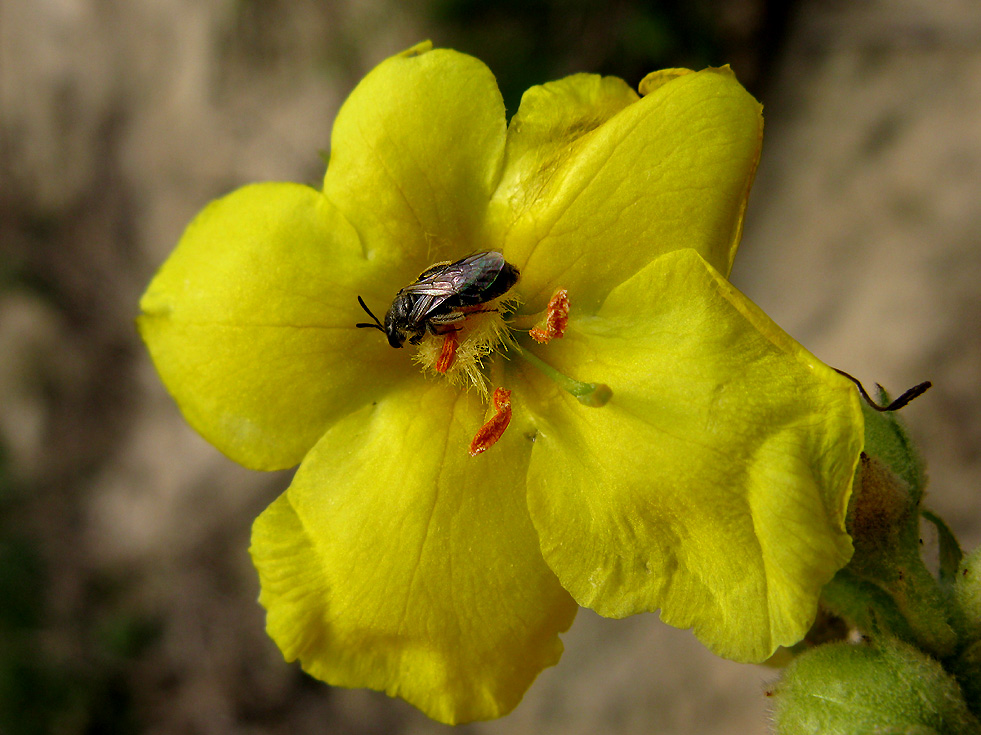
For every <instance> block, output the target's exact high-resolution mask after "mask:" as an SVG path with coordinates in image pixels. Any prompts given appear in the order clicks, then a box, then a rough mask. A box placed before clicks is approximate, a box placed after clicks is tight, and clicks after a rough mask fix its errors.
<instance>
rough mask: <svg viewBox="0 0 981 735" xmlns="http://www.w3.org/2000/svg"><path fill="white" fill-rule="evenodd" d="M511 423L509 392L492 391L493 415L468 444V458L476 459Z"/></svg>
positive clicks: (497, 389) (499, 389)
mask: <svg viewBox="0 0 981 735" xmlns="http://www.w3.org/2000/svg"><path fill="white" fill-rule="evenodd" d="M510 423H511V391H509V390H505V389H504V388H495V389H494V415H493V416H491V417H490V418H489V419H488V420H487V423H485V424H484V425H483V426H481V427H480V428H479V429H478V430H477V433H476V435H475V436H474V438H473V441H472V442H470V456H471V457H476V456H477V455H478V454H480V453H481V452H485V451H487V450H488V449H490V448H491V447H492V446H494V444H496V443H497V440H498V439H500V438H501V436H502V435H503V434H504V430H505V429H506V428H508V424H510Z"/></svg>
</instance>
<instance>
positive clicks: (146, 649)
mask: <svg viewBox="0 0 981 735" xmlns="http://www.w3.org/2000/svg"><path fill="white" fill-rule="evenodd" d="M788 8H789V6H788V5H787V4H786V3H776V2H772V3H768V2H766V0H730V1H729V2H726V1H725V0H703V2H699V3H687V2H686V3H682V2H679V3H677V4H673V3H667V2H661V3H656V2H647V3H640V2H630V1H627V0H609V1H608V2H604V3H590V2H586V1H585V0H579V1H576V0H565V1H563V0H524V2H521V3H513V2H498V3H489V2H477V0H430V1H426V0H410V1H409V2H398V1H397V0H330V1H327V2H316V1H315V0H294V1H290V0H0V732H2V733H4V734H5V735H6V734H10V735H21V734H33V733H65V734H69V735H75V734H81V733H154V734H159V735H171V734H173V735H177V734H178V733H208V734H210V733H215V734H224V733H236V734H238V733H243V734H244V733H284V734H285V733H291V734H292V733H298V734H300V733H308V732H309V733H324V732H329V733H338V734H342V735H343V734H347V733H350V734H351V735H354V734H356V733H357V734H362V733H400V734H401V733H405V734H410V733H411V734H413V735H414V734H422V733H435V732H447V731H448V728H445V727H443V726H440V725H436V724H433V723H431V722H430V721H428V720H427V719H426V718H424V717H423V716H421V715H420V714H419V713H417V712H416V711H415V710H413V709H412V708H411V707H409V706H408V705H405V704H404V703H402V702H400V701H395V700H389V699H387V698H386V697H384V696H382V695H379V694H376V693H373V692H366V691H347V690H335V689H330V688H328V687H326V686H324V685H322V684H319V683H317V682H314V681H312V680H310V679H309V678H307V677H305V676H304V675H303V674H302V673H301V672H300V671H299V668H298V667H297V666H296V665H287V664H285V663H283V661H282V658H281V656H280V654H279V652H278V651H277V649H276V648H275V646H274V645H273V644H272V643H271V642H270V641H269V640H268V639H267V638H266V636H265V633H264V631H263V614H262V611H261V609H260V608H259V606H258V605H257V604H256V602H255V598H256V595H257V592H258V588H257V581H256V578H255V574H254V571H253V569H252V567H251V564H250V562H249V559H248V555H247V552H246V549H247V546H248V537H249V528H250V524H251V521H252V519H253V518H254V517H255V516H256V515H257V514H258V513H259V512H260V511H261V510H262V509H263V508H264V507H265V506H266V505H267V504H268V503H269V502H270V501H271V500H272V499H273V498H274V497H276V495H277V494H278V493H279V492H280V491H281V490H282V489H283V488H285V487H286V486H287V484H288V483H289V474H288V473H276V474H258V473H250V472H248V471H246V470H243V469H241V468H238V467H237V466H235V465H232V464H231V463H230V462H228V461H227V460H225V459H224V458H223V457H222V456H221V455H220V454H219V453H218V452H217V451H215V450H214V449H212V448H211V447H210V446H209V445H207V444H205V443H204V442H203V440H201V439H200V438H198V437H197V436H196V435H195V434H194V433H193V432H192V431H191V430H190V429H189V428H188V427H187V426H186V425H185V424H184V422H183V420H182V419H181V417H180V415H179V414H178V412H177V409H176V408H175V406H174V404H173V403H172V401H171V399H170V398H169V397H168V396H167V395H166V394H165V392H164V390H163V388H162V387H161V385H160V383H159V381H158V380H157V378H156V375H155V373H154V371H153V368H152V366H151V365H150V363H149V360H148V358H147V356H146V354H145V352H144V351H143V349H142V346H141V345H140V343H139V340H138V338H137V335H136V332H135V329H134V326H133V318H134V316H135V313H136V303H137V300H138V298H139V295H140V293H141V292H142V289H143V288H144V287H145V285H146V283H147V282H148V281H149V279H150V277H151V275H152V274H153V272H154V271H155V269H156V268H157V267H158V266H159V264H160V263H161V262H162V261H163V260H164V258H165V257H166V256H167V254H168V252H169V251H170V250H171V248H172V247H173V246H174V244H175V243H176V241H177V239H178V237H179V236H180V233H181V231H182V230H183V228H184V226H185V225H186V224H187V222H188V221H189V220H190V218H191V217H192V216H193V215H194V214H195V213H196V212H197V211H198V210H199V209H200V208H201V207H202V206H203V205H204V204H205V203H206V202H207V201H209V200H210V199H212V198H215V197H217V196H220V195H221V194H223V193H225V192H227V191H229V190H230V189H232V188H234V187H236V186H238V185H240V184H243V183H246V182H250V181H259V180H270V179H276V180H292V181H302V182H310V183H315V182H317V181H319V180H320V178H321V176H322V163H321V160H320V158H319V157H318V151H321V150H323V149H325V148H326V147H327V146H328V144H329V133H330V127H331V121H332V119H333V115H334V113H335V111H336V109H337V107H338V105H339V104H340V102H341V101H342V100H343V98H344V96H345V95H346V94H347V92H348V91H350V89H351V88H352V87H353V85H354V84H355V83H356V82H357V80H358V79H359V78H360V77H361V76H362V75H363V74H364V73H365V72H366V71H368V70H369V69H370V68H371V67H372V66H374V65H375V64H376V63H377V62H378V61H380V60H381V59H382V58H384V57H385V56H387V55H389V54H391V53H393V52H395V51H398V50H400V49H402V48H404V47H407V46H409V45H412V44H413V43H415V42H417V41H418V40H420V39H422V38H432V39H433V40H434V41H435V42H436V43H437V44H438V45H448V46H453V47H455V48H458V49H460V50H462V51H467V52H470V53H473V54H475V55H477V56H479V57H481V58H483V59H484V60H485V61H487V62H488V63H489V65H490V66H491V68H492V69H493V70H494V71H495V73H496V74H497V75H498V77H499V80H500V82H501V85H502V89H503V90H504V92H505V97H506V100H507V102H508V105H509V108H510V111H512V112H513V110H514V107H515V106H516V104H517V100H518V98H519V95H520V90H522V89H524V88H526V87H527V86H529V85H531V84H534V83H539V82H543V81H546V80H548V79H552V78H556V77H559V76H562V75H564V74H566V73H570V72H575V71H600V72H604V73H613V74H617V75H619V76H622V77H624V78H626V79H627V80H628V81H630V82H632V83H636V82H637V81H639V79H640V78H641V77H642V76H643V74H644V73H646V72H647V71H649V70H651V69H653V68H656V67H659V66H672V65H688V66H695V67H698V66H703V65H705V64H709V63H712V64H719V63H724V62H727V61H728V62H731V63H732V65H733V67H734V69H735V70H736V72H737V74H738V75H739V76H740V78H741V79H743V81H744V82H745V83H746V84H747V85H748V86H749V87H750V89H751V90H752V91H753V92H754V94H756V95H757V97H758V98H759V99H761V100H762V101H763V102H764V104H765V106H766V110H765V111H766V116H767V133H766V143H765V146H764V155H763V160H762V163H761V166H760V170H759V176H758V179H757V186H756V188H755V190H754V193H753V198H752V200H751V203H750V210H749V215H748V221H747V225H746V232H745V237H744V240H743V246H742V252H741V254H740V258H739V259H737V264H736V269H735V271H734V273H733V280H734V281H735V282H736V284H737V285H738V286H739V287H740V288H742V289H743V290H744V291H745V292H746V293H748V294H749V295H750V296H751V297H752V298H753V299H754V300H756V301H757V302H758V303H759V304H760V305H761V306H762V307H763V308H764V309H765V310H767V311H768V312H769V313H770V315H771V316H772V317H773V318H774V319H776V321H777V322H778V323H780V324H781V325H782V326H783V327H784V328H785V329H787V331H789V332H790V333H791V334H792V335H794V336H795V337H797V338H798V339H799V340H800V341H801V342H803V343H804V344H805V345H806V346H808V347H809V348H810V349H811V350H812V351H813V352H815V353H816V354H817V355H818V356H819V357H821V358H822V359H823V360H825V361H826V362H829V363H830V364H832V365H835V366H837V367H840V368H842V369H844V370H847V371H849V372H851V373H853V374H854V375H856V376H858V377H860V378H861V379H862V380H864V381H865V382H866V383H867V384H871V383H874V382H876V381H878V382H881V383H883V384H884V385H885V386H886V387H887V388H889V389H890V390H892V391H893V392H894V393H898V392H900V391H901V390H903V389H905V388H906V387H908V386H910V385H912V384H914V383H917V382H919V381H921V380H924V379H931V380H933V381H934V383H935V387H934V388H933V390H931V391H930V392H929V393H927V394H926V395H925V396H923V397H922V398H920V399H918V400H917V401H915V402H914V403H913V404H912V405H911V406H910V407H909V408H908V409H906V410H905V411H904V415H905V416H906V418H907V419H908V421H909V423H910V425H911V428H912V432H913V434H914V436H915V437H916V438H917V439H918V440H919V442H920V445H921V447H922V448H923V452H924V454H925V456H926V458H927V460H928V462H929V467H930V474H931V478H932V480H931V493H930V496H929V498H928V500H929V503H930V504H931V506H932V507H933V508H934V509H936V510H938V511H939V512H940V513H941V514H942V515H943V516H944V517H945V518H947V520H948V521H949V523H950V524H951V526H952V527H953V528H954V530H955V531H956V532H957V533H958V534H959V535H960V537H961V540H962V542H963V543H964V545H965V546H966V547H973V546H975V545H976V544H978V542H979V541H981V418H979V411H978V409H979V406H981V285H979V284H981V205H979V200H981V196H979V192H981V185H979V182H981V6H979V5H978V4H977V2H976V0H945V2H943V3H938V2H935V0H866V1H864V2H858V3H856V2H848V1H846V0H841V1H837V2H835V1H832V0H801V2H799V3H797V4H796V5H795V6H793V7H792V8H790V9H789V10H788ZM927 542H928V543H929V538H927ZM565 641H566V653H565V656H564V658H563V660H562V662H561V663H560V664H559V666H557V667H556V668H553V669H550V670H548V671H546V672H545V673H544V674H542V676H541V677H540V678H539V680H538V682H536V684H535V685H534V686H533V687H532V689H531V691H530V692H529V694H528V695H527V697H526V698H525V701H524V702H523V703H522V704H521V705H520V706H519V708H518V709H517V710H516V711H515V712H514V713H513V714H512V715H510V716H509V717H508V718H505V719H504V720H501V721H498V722H494V723H481V724H475V725H471V726H467V727H464V728H459V730H460V731H462V732H467V733H474V734H478V733H479V734H480V735H485V734H486V735H493V734H497V733H502V734H503V733H563V735H575V734H576V733H595V732H611V733H623V734H625V735H629V734H631V733H645V734H647V733H700V734H705V735H713V734H718V735H721V734H723V733H733V734H735V733H739V734H743V733H763V732H765V731H766V720H765V712H766V703H765V697H764V696H763V691H764V689H765V686H766V682H767V681H769V680H772V679H773V678H774V673H773V672H772V671H770V670H768V669H766V668H763V667H751V666H742V665H737V664H733V663H729V662H726V661H722V660H719V659H716V658H714V657H713V656H712V655H710V654H709V653H708V652H707V651H706V650H704V649H703V648H702V647H701V646H699V645H698V644H697V643H696V642H695V640H694V639H693V638H692V637H691V635H690V634H689V633H688V632H685V631H678V630H675V629H672V628H669V627H667V626H665V625H663V624H661V623H660V622H659V621H658V620H657V617H656V616H655V615H648V616H641V617H636V618H633V619H630V620H626V621H604V620H601V619H599V618H598V617H596V616H595V615H593V614H591V613H589V612H588V611H583V612H582V613H580V616H579V619H578V620H577V622H576V624H575V626H574V627H573V629H572V631H571V632H570V633H569V634H567V635H566V636H565Z"/></svg>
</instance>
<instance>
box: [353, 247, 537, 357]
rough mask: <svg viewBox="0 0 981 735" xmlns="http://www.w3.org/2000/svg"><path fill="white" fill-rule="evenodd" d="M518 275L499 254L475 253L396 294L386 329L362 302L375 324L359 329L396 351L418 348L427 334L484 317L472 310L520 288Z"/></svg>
mask: <svg viewBox="0 0 981 735" xmlns="http://www.w3.org/2000/svg"><path fill="white" fill-rule="evenodd" d="M518 275H519V274H518V269H517V268H515V267H514V266H513V265H511V264H510V263H508V262H507V261H505V260H504V256H503V255H501V254H500V253H495V252H487V253H474V254H473V255H468V256H467V257H466V258H463V259H462V260H458V261H456V262H454V263H437V264H436V265H434V266H431V267H430V268H427V269H426V270H424V271H423V272H422V273H421V274H420V275H419V277H418V278H417V279H416V281H415V283H411V284H409V285H408V286H406V287H405V288H403V289H402V290H401V291H399V292H398V293H397V294H395V299H394V300H393V301H392V305H391V306H390V307H389V308H388V313H387V314H385V324H384V326H383V325H382V323H381V322H380V321H378V317H376V316H375V315H374V314H372V313H371V310H370V309H369V308H368V307H367V306H366V305H365V303H364V301H363V300H362V299H361V297H360V296H358V303H359V304H361V308H362V309H364V310H365V311H366V312H368V316H370V317H371V318H372V319H374V323H370V322H368V323H365V322H361V323H359V324H356V325H355V326H358V327H371V328H372V329H380V330H381V331H383V332H384V333H385V334H386V335H387V336H388V343H389V344H390V345H391V346H392V347H401V346H402V345H404V344H405V340H406V339H408V340H409V343H410V344H414V345H417V344H419V341H420V340H421V339H422V338H423V336H424V335H425V334H426V331H427V330H428V331H429V332H431V333H432V334H445V333H446V332H449V331H454V330H453V329H451V328H449V326H448V325H451V324H454V323H455V322H459V321H462V320H464V319H466V318H467V314H472V313H474V311H480V309H473V308H470V307H474V306H479V305H480V304H486V303H487V302H488V301H493V300H494V299H496V298H497V297H498V296H503V295H504V294H506V293H507V292H508V291H510V290H511V287H512V286H513V285H514V284H515V283H517V282H518Z"/></svg>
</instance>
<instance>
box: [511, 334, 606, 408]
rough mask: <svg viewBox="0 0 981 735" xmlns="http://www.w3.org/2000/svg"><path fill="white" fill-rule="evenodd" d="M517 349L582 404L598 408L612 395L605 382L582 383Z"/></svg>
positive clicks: (536, 357)
mask: <svg viewBox="0 0 981 735" xmlns="http://www.w3.org/2000/svg"><path fill="white" fill-rule="evenodd" d="M517 350H518V354H519V355H520V356H521V357H523V358H524V359H525V360H527V361H528V362H529V363H531V364H532V365H534V366H535V367H536V368H538V369H539V370H541V371H542V373H544V374H545V375H546V376H547V377H549V378H551V379H552V380H554V381H555V383H556V384H558V386H559V387H560V388H562V390H564V391H565V392H566V393H570V394H571V395H574V396H575V397H576V400H577V401H579V402H580V403H581V404H582V405H584V406H590V407H592V408H599V407H600V406H605V405H606V403H607V401H609V400H610V398H612V397H613V390H612V389H611V388H610V386H608V385H607V384H606V383H583V382H582V381H579V380H573V379H572V378H570V377H569V376H568V375H563V374H562V373H560V372H559V371H558V370H556V369H555V368H553V367H552V366H551V365H549V364H548V363H546V362H543V361H542V360H541V359H539V358H538V356H537V355H534V354H532V353H531V352H528V351H527V350H523V349H521V348H520V347H518V348H517Z"/></svg>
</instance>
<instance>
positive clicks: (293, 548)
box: [252, 383, 576, 723]
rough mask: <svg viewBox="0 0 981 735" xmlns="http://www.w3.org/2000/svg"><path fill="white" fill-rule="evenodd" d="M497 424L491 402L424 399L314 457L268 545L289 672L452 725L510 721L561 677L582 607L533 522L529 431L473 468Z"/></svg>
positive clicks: (388, 403)
mask: <svg viewBox="0 0 981 735" xmlns="http://www.w3.org/2000/svg"><path fill="white" fill-rule="evenodd" d="M483 413H484V407H483V406H482V405H481V403H480V401H479V400H477V399H476V398H475V397H472V396H468V395H466V394H461V393H460V392H459V391H456V390H451V389H447V388H446V387H444V386H442V385H439V384H433V383H415V384H412V385H411V386H406V387H405V388H404V389H402V390H400V391H398V392H397V393H393V394H391V395H389V396H387V397H385V398H383V399H382V400H380V401H379V402H378V404H377V405H373V406H370V407H365V408H363V409H361V410H360V411H358V412H357V413H354V414H352V415H350V416H348V417H347V418H345V419H344V420H342V421H340V422H339V423H337V424H336V425H335V426H334V427H333V428H331V430H330V431H328V432H327V434H326V435H325V436H324V438H323V440H322V441H321V442H320V443H318V444H317V446H316V447H314V449H313V450H312V451H311V452H310V454H309V455H308V456H307V458H306V459H305V460H304V462H303V464H302V465H300V469H299V470H298V471H297V474H296V478H295V479H294V481H293V484H292V485H291V486H290V489H289V491H288V492H287V493H286V494H285V495H284V496H282V497H281V498H280V499H279V500H277V501H276V502H275V503H274V504H273V505H272V506H271V507H270V508H269V509H268V510H266V512H265V513H263V515H262V516H260V518H259V519H258V520H257V521H256V524H255V527H254V530H253V542H252V555H253V559H254V561H255V564H256V567H257V568H258V570H259V575H260V579H261V581H262V596H261V598H260V601H261V602H262V604H263V605H264V606H265V607H266V609H267V610H268V624H267V627H268V632H269V634H270V636H272V638H273V639H274V640H275V641H276V642H277V644H278V645H279V647H280V649H281V650H282V651H283V653H284V655H285V656H286V658H287V660H293V659H297V658H298V659H300V662H301V664H302V665H303V668H304V669H305V670H306V671H307V672H309V673H310V674H311V675H313V676H315V677H317V678H319V679H322V680H324V681H326V682H328V683H331V684H335V685H340V686H349V687H370V688H373V689H379V690H382V691H385V692H387V693H388V694H389V695H392V696H399V697H402V698H403V699H405V700H407V701H408V702H410V703H411V704H413V705H415V706H416V707H418V708H420V709H421V710H423V711H424V712H425V713H426V714H428V715H429V716H430V717H433V718H434V719H437V720H440V721H442V722H446V723H456V722H464V721H469V720H475V719H487V718H492V717H498V716H500V715H503V714H505V713H507V712H508V711H509V710H510V709H511V708H513V707H514V706H515V705H516V704H517V703H518V702H519V701H520V699H521V697H522V695H523V694H524V692H525V690H526V689H527V687H528V686H529V685H530V684H531V682H532V681H533V680H534V678H535V677H536V676H537V675H538V673H539V672H540V671H541V670H542V669H543V668H545V667H547V666H551V665H553V664H555V663H556V662H557V661H558V658H559V655H560V654H561V651H562V644H561V642H560V641H559V638H558V633H560V632H562V631H564V630H566V629H567V628H568V626H569V625H570V624H571V623H572V619H573V617H574V615H575V611H576V605H575V603H574V602H573V601H572V599H571V598H570V597H569V596H568V594H567V593H566V592H565V591H564V590H563V589H562V588H561V587H560V586H559V584H558V581H557V580H556V579H555V576H554V575H553V574H552V573H551V571H549V569H548V567H546V566H545V563H544V561H543V560H542V557H541V552H540V550H539V547H538V539H537V536H536V535H535V531H534V529H533V528H532V526H531V521H530V519H529V518H528V510H527V506H526V503H525V497H524V471H525V469H526V467H527V462H528V456H529V453H530V450H531V443H530V442H529V441H528V439H527V438H526V436H525V432H524V431H522V430H521V426H520V424H521V423H522V420H521V419H520V418H518V417H516V418H515V422H516V424H517V425H512V426H511V427H510V428H509V429H508V431H506V432H505V433H504V435H503V437H502V438H501V440H500V441H498V442H497V444H495V445H494V446H493V447H491V448H490V449H488V450H487V451H486V452H484V453H483V454H481V455H480V456H478V457H476V458H472V457H470V456H469V454H468V452H467V446H468V444H469V442H470V439H471V438H472V437H473V435H474V434H475V433H476V431H477V429H478V428H479V427H480V425H481V423H482V422H483ZM524 423H525V428H527V420H526V419H525V420H524Z"/></svg>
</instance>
